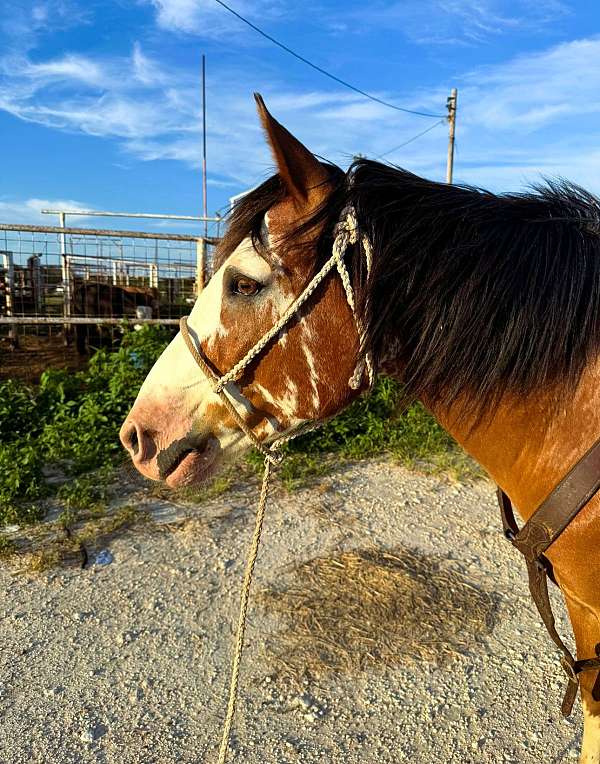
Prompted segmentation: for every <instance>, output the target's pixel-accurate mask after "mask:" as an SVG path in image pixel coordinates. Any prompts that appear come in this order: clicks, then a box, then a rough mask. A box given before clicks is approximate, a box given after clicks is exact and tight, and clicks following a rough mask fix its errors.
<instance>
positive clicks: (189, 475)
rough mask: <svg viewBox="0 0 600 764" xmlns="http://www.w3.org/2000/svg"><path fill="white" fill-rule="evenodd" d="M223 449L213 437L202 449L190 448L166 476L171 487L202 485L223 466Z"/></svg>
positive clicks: (166, 481) (166, 480)
mask: <svg viewBox="0 0 600 764" xmlns="http://www.w3.org/2000/svg"><path fill="white" fill-rule="evenodd" d="M221 462H222V458H221V449H220V447H219V442H218V441H217V439H216V438H211V439H210V440H209V441H208V443H207V444H206V445H205V446H204V448H202V449H196V448H194V449H190V450H189V451H188V452H187V453H185V454H184V455H183V456H182V458H180V459H179V460H178V462H177V464H176V465H175V466H174V468H173V469H172V470H171V471H170V472H169V474H168V475H167V476H166V477H165V478H164V480H165V483H166V484H167V485H168V486H169V488H189V487H192V486H200V485H202V484H203V483H206V482H207V481H208V480H210V478H211V477H213V476H214V475H215V474H216V473H217V472H218V471H219V468H220V466H221Z"/></svg>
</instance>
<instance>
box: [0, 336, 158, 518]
mask: <svg viewBox="0 0 600 764" xmlns="http://www.w3.org/2000/svg"><path fill="white" fill-rule="evenodd" d="M169 337H170V334H169V332H168V331H166V330H165V329H162V328H157V327H144V328H143V329H141V330H140V331H139V332H136V331H127V332H126V333H125V335H124V337H123V341H122V344H121V346H120V347H119V349H118V350H117V351H115V352H109V351H107V350H98V351H96V353H94V355H93V356H92V358H91V359H90V361H89V363H88V366H87V368H86V369H85V370H83V371H78V372H74V373H73V372H68V371H66V370H63V369H49V370H48V371H46V372H44V374H43V375H42V377H41V379H40V384H39V385H37V386H36V387H31V386H28V385H25V384H22V383H18V382H15V381H14V380H9V381H6V382H0V525H2V524H7V523H27V522H34V521H36V520H39V519H40V517H41V516H42V514H43V509H42V506H41V505H40V500H41V499H43V498H44V497H45V496H47V495H48V494H50V493H51V492H52V490H53V489H51V487H50V486H49V485H48V483H47V482H46V480H45V479H44V472H43V470H44V467H47V466H50V465H52V466H56V467H58V468H59V469H60V470H61V471H62V472H63V473H64V474H65V476H66V478H67V479H68V480H69V483H67V484H66V485H65V487H63V488H61V489H59V493H60V494H61V495H60V496H59V498H60V499H62V500H63V501H64V503H65V504H66V507H67V509H69V508H70V509H77V505H80V507H81V506H84V505H85V506H86V507H87V506H88V505H89V503H90V502H92V503H97V502H98V501H101V498H100V497H98V496H94V495H92V494H93V492H94V491H95V490H96V488H95V487H94V486H93V485H92V483H93V482H94V480H96V478H94V479H92V478H90V479H89V480H87V479H86V480H79V481H77V480H76V478H78V477H79V476H81V475H84V474H85V473H89V472H90V470H97V469H99V468H105V470H106V469H110V468H111V467H112V466H114V465H115V463H116V462H117V461H118V460H120V459H121V458H122V452H121V446H120V443H119V439H118V437H117V433H118V431H119V427H120V425H121V422H122V421H123V419H124V417H125V415H126V414H127V412H128V410H129V408H130V406H131V404H132V403H133V400H134V399H135V396H136V394H137V391H138V389H139V387H140V385H141V383H142V382H143V380H144V378H145V376H146V374H147V373H148V371H149V370H150V367H151V366H152V364H153V363H154V361H155V359H156V358H157V357H158V355H159V354H160V352H161V351H162V349H163V348H164V347H165V346H166V344H167V342H168V340H169ZM107 475H108V473H107V472H105V473H102V474H101V475H100V478H99V479H98V480H97V481H96V482H97V484H100V485H101V484H102V483H105V482H106V478H107ZM86 481H87V482H86Z"/></svg>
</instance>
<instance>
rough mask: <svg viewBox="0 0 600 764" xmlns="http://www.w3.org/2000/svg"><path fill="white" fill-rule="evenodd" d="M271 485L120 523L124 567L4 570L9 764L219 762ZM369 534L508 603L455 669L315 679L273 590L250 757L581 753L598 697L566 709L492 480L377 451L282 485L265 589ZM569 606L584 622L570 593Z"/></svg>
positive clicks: (238, 752) (261, 577) (253, 657)
mask: <svg viewBox="0 0 600 764" xmlns="http://www.w3.org/2000/svg"><path fill="white" fill-rule="evenodd" d="M256 496H257V493H256V487H255V486H245V487H243V486H242V487H238V488H236V489H234V490H232V491H230V492H229V493H227V494H225V495H224V496H221V497H218V498H215V499H213V500H211V501H209V502H207V503H205V504H202V505H199V506H198V507H194V508H188V509H185V510H184V509H181V508H178V507H175V508H174V507H173V506H169V505H168V504H167V503H162V504H160V505H158V504H156V503H155V504H154V505H153V509H154V511H155V513H156V514H157V515H158V516H162V517H163V519H164V518H166V519H173V517H174V516H176V517H177V518H178V520H177V522H170V523H169V524H166V525H161V526H160V529H156V528H151V527H149V526H143V527H141V528H140V527H138V528H135V529H132V530H130V531H129V532H127V533H126V534H125V535H123V536H121V537H120V538H116V539H114V540H113V541H112V543H111V545H110V550H111V552H112V554H113V556H114V559H113V561H112V562H111V563H110V564H108V565H91V566H90V567H88V568H87V569H85V570H77V569H73V568H70V569H64V570H54V571H51V572H49V573H45V574H43V575H39V576H36V577H33V576H25V575H23V574H20V575H15V573H14V571H10V570H9V569H7V568H5V569H1V570H0V579H1V582H0V644H1V645H2V650H1V651H0V652H1V654H0V661H1V667H0V718H1V730H2V732H1V735H0V761H1V762H2V763H3V764H4V763H6V764H21V763H25V762H27V763H28V764H29V763H35V764H37V763H38V762H39V763H40V764H41V763H42V762H43V763H44V764H48V763H50V762H51V763H52V764H71V763H75V762H102V763H106V764H113V763H114V764H137V762H139V763H140V764H141V763H142V762H143V763H144V764H154V763H155V764H170V763H171V762H176V763H177V764H187V763H189V764H191V763H192V762H194V763H197V762H212V761H215V760H216V750H217V744H218V737H219V730H220V723H221V721H222V718H223V715H224V708H225V698H226V691H227V683H228V680H229V660H230V648H231V641H232V631H233V624H234V622H235V619H236V616H237V605H238V591H239V586H240V580H241V575H242V570H243V563H244V558H245V553H246V546H247V542H248V540H249V535H250V532H251V528H252V521H253V510H254V506H255V501H256ZM139 501H140V503H141V504H144V503H146V505H148V502H149V499H147V498H143V497H140V498H139ZM365 546H369V547H370V548H373V547H375V548H379V549H382V550H389V549H392V550H396V551H397V550H401V549H402V548H408V549H411V550H417V553H418V554H422V555H423V559H429V557H428V556H431V555H434V556H435V557H436V558H442V560H443V563H442V565H443V568H444V571H445V573H447V574H449V575H451V576H456V580H457V582H458V581H461V582H464V581H466V582H468V584H469V585H470V586H472V587H474V588H475V589H476V590H477V589H480V590H482V591H485V592H487V594H488V596H490V597H492V598H493V599H494V601H495V602H496V603H497V607H496V612H495V617H494V623H493V624H490V625H489V628H486V629H485V630H484V632H485V633H484V634H483V635H482V636H480V637H479V638H478V639H473V640H471V641H470V637H469V634H468V633H467V634H465V644H466V645H467V647H466V648H465V649H464V650H462V651H461V652H460V653H458V654H456V655H455V656H454V657H453V658H452V659H451V660H450V661H446V662H445V663H443V664H441V665H439V664H437V663H436V662H435V661H431V662H414V661H412V662H411V661H407V662H403V661H402V657H400V658H399V662H395V663H386V662H385V661H380V662H379V663H377V662H376V663H375V665H372V666H371V667H370V668H369V669H368V670H366V671H362V672H360V671H355V672H354V673H352V674H334V675H331V674H330V675H325V676H322V677H320V678H319V679H318V680H312V681H311V680H309V681H307V682H305V684H304V685H303V686H302V687H300V688H299V687H297V686H294V685H290V683H289V682H288V681H287V680H284V679H283V677H282V676H281V675H280V674H279V673H278V672H277V671H276V670H275V664H274V663H273V661H272V659H271V657H270V653H269V651H268V645H269V644H272V643H273V640H275V642H276V639H277V632H278V629H279V628H280V627H281V624H280V623H278V621H277V619H276V618H274V617H273V615H272V614H269V613H268V612H265V611H264V609H262V608H261V607H257V606H256V604H255V606H254V608H252V610H251V614H250V622H249V629H248V640H247V645H248V646H247V651H246V654H245V661H244V667H243V672H242V683H241V693H240V704H239V711H238V717H237V720H236V724H235V735H234V739H233V751H232V759H233V760H235V761H240V762H242V761H243V762H248V764H254V763H256V764H258V762H260V763H261V764H271V763H272V764H288V763H289V764H295V763H296V762H306V764H309V763H311V764H312V763H313V762H315V763H317V762H319V764H321V762H334V763H338V762H339V763H340V764H341V763H342V762H343V764H351V763H352V762H377V763H381V764H388V763H389V764H391V763H392V762H417V763H419V762H427V763H430V762H445V763H452V762H456V763H457V764H459V763H460V764H465V762H478V763H480V762H483V763H486V762H494V763H496V762H520V763H521V762H522V763H526V762H536V763H537V762H542V761H543V762H547V763H548V764H557V763H558V762H563V761H565V762H567V761H573V760H576V759H577V750H578V746H579V741H580V736H581V725H580V721H579V713H578V711H577V709H576V711H575V712H574V714H573V720H571V721H566V722H565V721H562V720H561V719H560V712H559V698H560V696H561V693H562V690H563V681H562V676H563V675H562V671H561V670H560V668H559V667H558V665H557V663H558V661H557V659H556V656H555V654H554V651H553V650H552V649H551V646H550V641H549V639H548V638H547V636H546V633H545V631H544V629H543V627H542V626H541V625H540V623H539V621H538V617H537V615H536V614H535V612H534V606H533V604H532V603H531V601H530V599H529V596H528V593H527V586H526V578H525V571H524V566H523V564H522V562H521V560H520V559H518V558H517V553H516V552H515V551H514V550H513V549H512V548H511V547H510V545H509V544H507V543H506V542H505V541H504V540H503V538H502V534H501V532H500V530H499V518H498V512H497V509H496V506H495V502H494V496H493V490H492V487H491V486H490V485H489V484H488V483H486V482H484V481H481V482H479V483H477V484H475V485H459V484H455V483H452V482H449V481H447V480H445V479H438V478H433V477H423V476H421V475H417V474H414V473H411V472H407V471H406V470H404V469H402V468H400V467H398V466H395V465H393V464H390V463H387V462H385V461H370V462H369V461H367V462H362V463H360V464H357V465H353V466H344V467H341V468H340V469H339V470H338V471H337V472H336V473H335V474H333V475H331V476H329V477H327V478H325V479H323V480H322V482H321V483H320V484H319V485H318V486H315V487H312V488H310V489H305V490H302V491H298V492H296V493H294V494H285V493H283V492H282V491H277V490H276V491H275V493H274V495H273V497H272V499H271V501H270V503H269V507H268V514H267V522H266V527H265V532H264V537H263V546H262V551H261V555H260V558H259V562H258V567H257V573H256V579H255V586H256V590H258V589H260V588H262V587H267V586H269V585H280V584H281V582H282V581H285V580H287V579H290V578H291V579H293V577H294V572H293V569H292V566H293V565H294V564H297V563H298V562H301V561H305V560H310V559H313V558H315V557H323V556H328V555H329V556H332V557H335V556H337V555H339V554H340V552H342V551H344V550H351V549H361V548H364V547H365ZM556 612H557V614H558V619H559V623H560V627H561V628H562V630H563V631H564V630H565V629H567V628H568V626H567V624H566V620H565V618H564V609H563V607H562V604H558V605H557V607H556ZM426 616H427V614H426V613H424V614H423V620H426ZM417 632H418V629H415V634H414V639H415V642H416V643H418V641H419V639H422V638H423V635H420V634H419V633H417ZM440 640H441V641H442V642H443V640H444V635H443V634H440Z"/></svg>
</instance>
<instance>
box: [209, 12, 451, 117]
mask: <svg viewBox="0 0 600 764" xmlns="http://www.w3.org/2000/svg"><path fill="white" fill-rule="evenodd" d="M215 2H216V3H218V4H219V5H220V6H222V7H223V8H225V10H226V11H229V13H231V14H233V15H234V16H235V17H236V18H238V19H239V20H240V21H243V22H244V24H247V25H248V26H249V27H250V28H251V29H254V31H255V32H258V34H259V35H262V36H263V37H264V38H265V39H267V40H269V42H272V43H273V44H274V45H277V46H278V47H279V48H281V49H282V50H284V51H285V52H286V53H289V54H290V55H291V56H294V58H297V59H298V60H299V61H302V63H303V64H306V65H307V66H310V67H312V68H313V69H315V70H316V71H317V72H320V73H321V74H323V75H325V77H329V79H331V80H334V82H337V83H339V84H340V85H343V86H344V87H345V88H348V89H349V90H353V91H354V92H355V93H358V94H359V95H362V96H364V97H365V98H368V99H370V100H371V101H375V103H379V104H381V105H382V106H387V107H388V108H389V109H395V110H396V111H402V112H404V113H405V114H415V115H416V116H418V117H438V118H439V117H442V116H443V115H442V114H431V113H429V112H426V111H415V110H414V109H405V108H404V107H403V106H396V105H395V104H393V103H389V101H384V100H382V99H381V98H377V96H374V95H371V94H370V93H367V92H365V91H364V90H361V89H360V88H357V87H356V86H355V85H351V84H350V83H349V82H346V80H342V79H340V78H339V77H336V76H335V74H331V73H330V72H328V71H326V70H325V69H322V68H321V67H320V66H317V64H313V62H312V61H309V60H308V59H307V58H304V56H301V55H300V54H299V53H296V51H294V50H292V49H291V48H288V46H287V45H284V44H283V43H282V42H279V40H276V39H275V38H274V37H271V35H270V34H267V33H266V32H263V30H262V29H260V28H259V27H257V26H256V25H255V24H253V23H252V22H251V21H249V20H248V19H246V18H244V16H242V15H241V14H240V13H238V12H237V11H234V10H233V8H230V7H229V6H228V5H227V4H226V3H224V2H223V0H215Z"/></svg>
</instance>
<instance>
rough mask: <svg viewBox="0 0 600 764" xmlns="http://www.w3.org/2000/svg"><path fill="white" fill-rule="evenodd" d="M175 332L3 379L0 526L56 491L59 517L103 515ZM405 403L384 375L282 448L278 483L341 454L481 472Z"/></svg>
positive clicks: (311, 473) (256, 467)
mask: <svg viewBox="0 0 600 764" xmlns="http://www.w3.org/2000/svg"><path fill="white" fill-rule="evenodd" d="M169 336H170V335H169V333H168V331H166V330H164V329H161V328H157V327H145V328H143V329H142V330H141V331H139V332H135V331H127V332H126V333H125V335H124V337H123V341H122V344H121V346H120V347H119V349H118V350H117V351H115V352H109V351H106V350H98V351H97V352H96V353H95V354H94V355H93V356H92V358H91V359H90V361H89V363H88V366H87V368H86V369H84V370H83V371H78V372H74V373H73V372H68V371H65V370H58V369H51V370H48V371H46V372H45V373H44V374H43V375H42V378H41V380H40V384H39V385H38V386H36V387H30V386H27V385H25V384H21V383H18V382H15V381H12V380H9V381H7V382H0V525H3V524H8V523H32V522H36V521H38V520H39V519H41V517H42V516H43V514H44V508H43V499H44V498H45V497H47V496H48V495H50V494H55V496H56V498H57V499H58V500H59V501H60V502H61V504H62V506H63V507H64V511H63V515H62V516H61V518H62V519H60V522H61V523H62V524H63V525H64V526H66V527H69V526H72V525H73V523H74V522H75V521H76V520H77V518H78V517H79V515H80V513H82V512H84V513H86V515H87V516H90V514H91V515H96V516H98V517H100V516H102V515H103V513H104V511H105V509H106V501H107V489H106V485H107V484H108V483H109V482H110V480H111V476H112V473H113V470H114V467H115V465H116V464H117V463H118V462H119V461H120V460H122V458H123V456H122V451H121V446H120V444H119V440H118V436H117V433H118V430H119V427H120V425H121V422H122V421H123V419H124V417H125V416H126V414H127V412H128V410H129V408H130V406H131V404H132V403H133V400H134V399H135V396H136V394H137V391H138V389H139V386H140V385H141V383H142V381H143V380H144V378H145V376H146V374H147V373H148V371H149V369H150V367H151V366H152V364H153V362H154V360H155V359H156V358H157V357H158V355H159V354H160V352H161V351H162V349H163V348H164V347H165V345H166V343H167V342H168V339H169ZM401 402H402V388H401V386H400V385H399V384H398V383H397V382H395V381H393V380H392V379H389V378H385V377H384V378H381V379H379V381H378V382H377V384H376V386H375V389H374V390H373V392H372V394H371V395H370V396H369V397H366V398H360V399H359V400H357V401H355V402H354V403H353V404H352V405H351V406H350V407H348V408H347V409H346V410H345V411H344V412H342V413H341V414H340V415H339V416H338V417H336V418H335V419H333V420H332V421H330V422H328V423H327V424H326V425H325V426H323V427H322V428H321V429H319V430H317V431H315V432H313V433H310V434H308V435H305V436H303V437H301V438H298V439H297V440H294V441H292V442H291V443H289V444H288V445H287V446H286V448H285V453H286V457H287V458H286V459H285V460H284V462H283V464H282V465H281V466H280V467H279V469H278V476H279V479H280V481H281V483H282V484H283V485H284V486H285V487H286V488H287V489H289V490H293V489H294V488H297V487H298V486H300V485H303V484H305V483H306V482H310V481H311V480H314V479H317V478H319V477H320V476H322V475H323V474H325V473H326V472H328V471H330V470H331V469H332V467H333V466H335V465H336V464H338V463H339V462H340V461H348V460H357V459H364V458H369V457H374V456H382V455H387V456H390V457H392V458H393V459H396V460H397V461H399V462H401V463H402V464H404V465H406V466H408V467H412V468H418V469H420V470H423V471H428V472H430V471H445V472H448V473H450V474H453V475H455V476H456V477H459V478H464V477H472V476H475V475H476V474H478V473H477V468H475V466H474V465H473V463H472V462H471V461H470V460H469V459H468V458H467V457H466V456H465V455H464V453H463V452H462V451H461V450H460V449H459V448H458V446H456V444H455V443H454V441H453V440H452V438H451V437H450V436H449V435H448V434H447V433H445V432H444V430H442V428H441V427H440V426H439V425H438V424H437V423H436V422H435V421H434V419H433V418H432V417H431V416H430V414H428V413H427V411H425V409H424V408H423V407H422V406H421V405H420V404H414V405H412V406H411V407H410V408H409V409H408V410H407V411H405V412H404V413H403V414H402V415H399V413H398V412H399V410H400V406H401ZM262 461H263V460H262V457H261V456H260V454H258V453H256V452H252V453H251V454H250V455H249V456H248V457H247V460H246V467H245V468H244V469H242V471H241V472H240V469H239V468H237V469H235V470H230V471H229V472H225V473H224V474H222V475H220V476H219V477H218V478H216V479H215V480H214V481H212V482H211V483H210V484H208V485H207V486H206V487H204V488H203V489H201V490H198V489H190V490H187V491H183V492H181V493H180V497H181V498H182V499H184V500H186V501H200V500H205V499H207V498H211V497H212V496H216V495H219V494H221V493H223V492H224V491H226V490H227V489H228V488H229V487H230V486H231V485H232V484H233V482H234V481H235V480H238V481H239V479H240V477H241V478H242V479H244V477H245V475H246V470H247V471H249V472H250V473H252V472H257V473H258V472H260V470H261V469H262ZM48 467H53V468H55V469H58V470H59V471H60V472H62V473H63V474H64V475H65V478H66V482H65V483H64V484H63V485H62V486H60V487H59V488H58V489H57V488H56V487H51V486H50V485H49V484H48V482H47V481H46V479H45V477H44V470H45V469H46V468H48ZM157 490H159V491H160V490H161V489H160V488H159V489H157Z"/></svg>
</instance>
